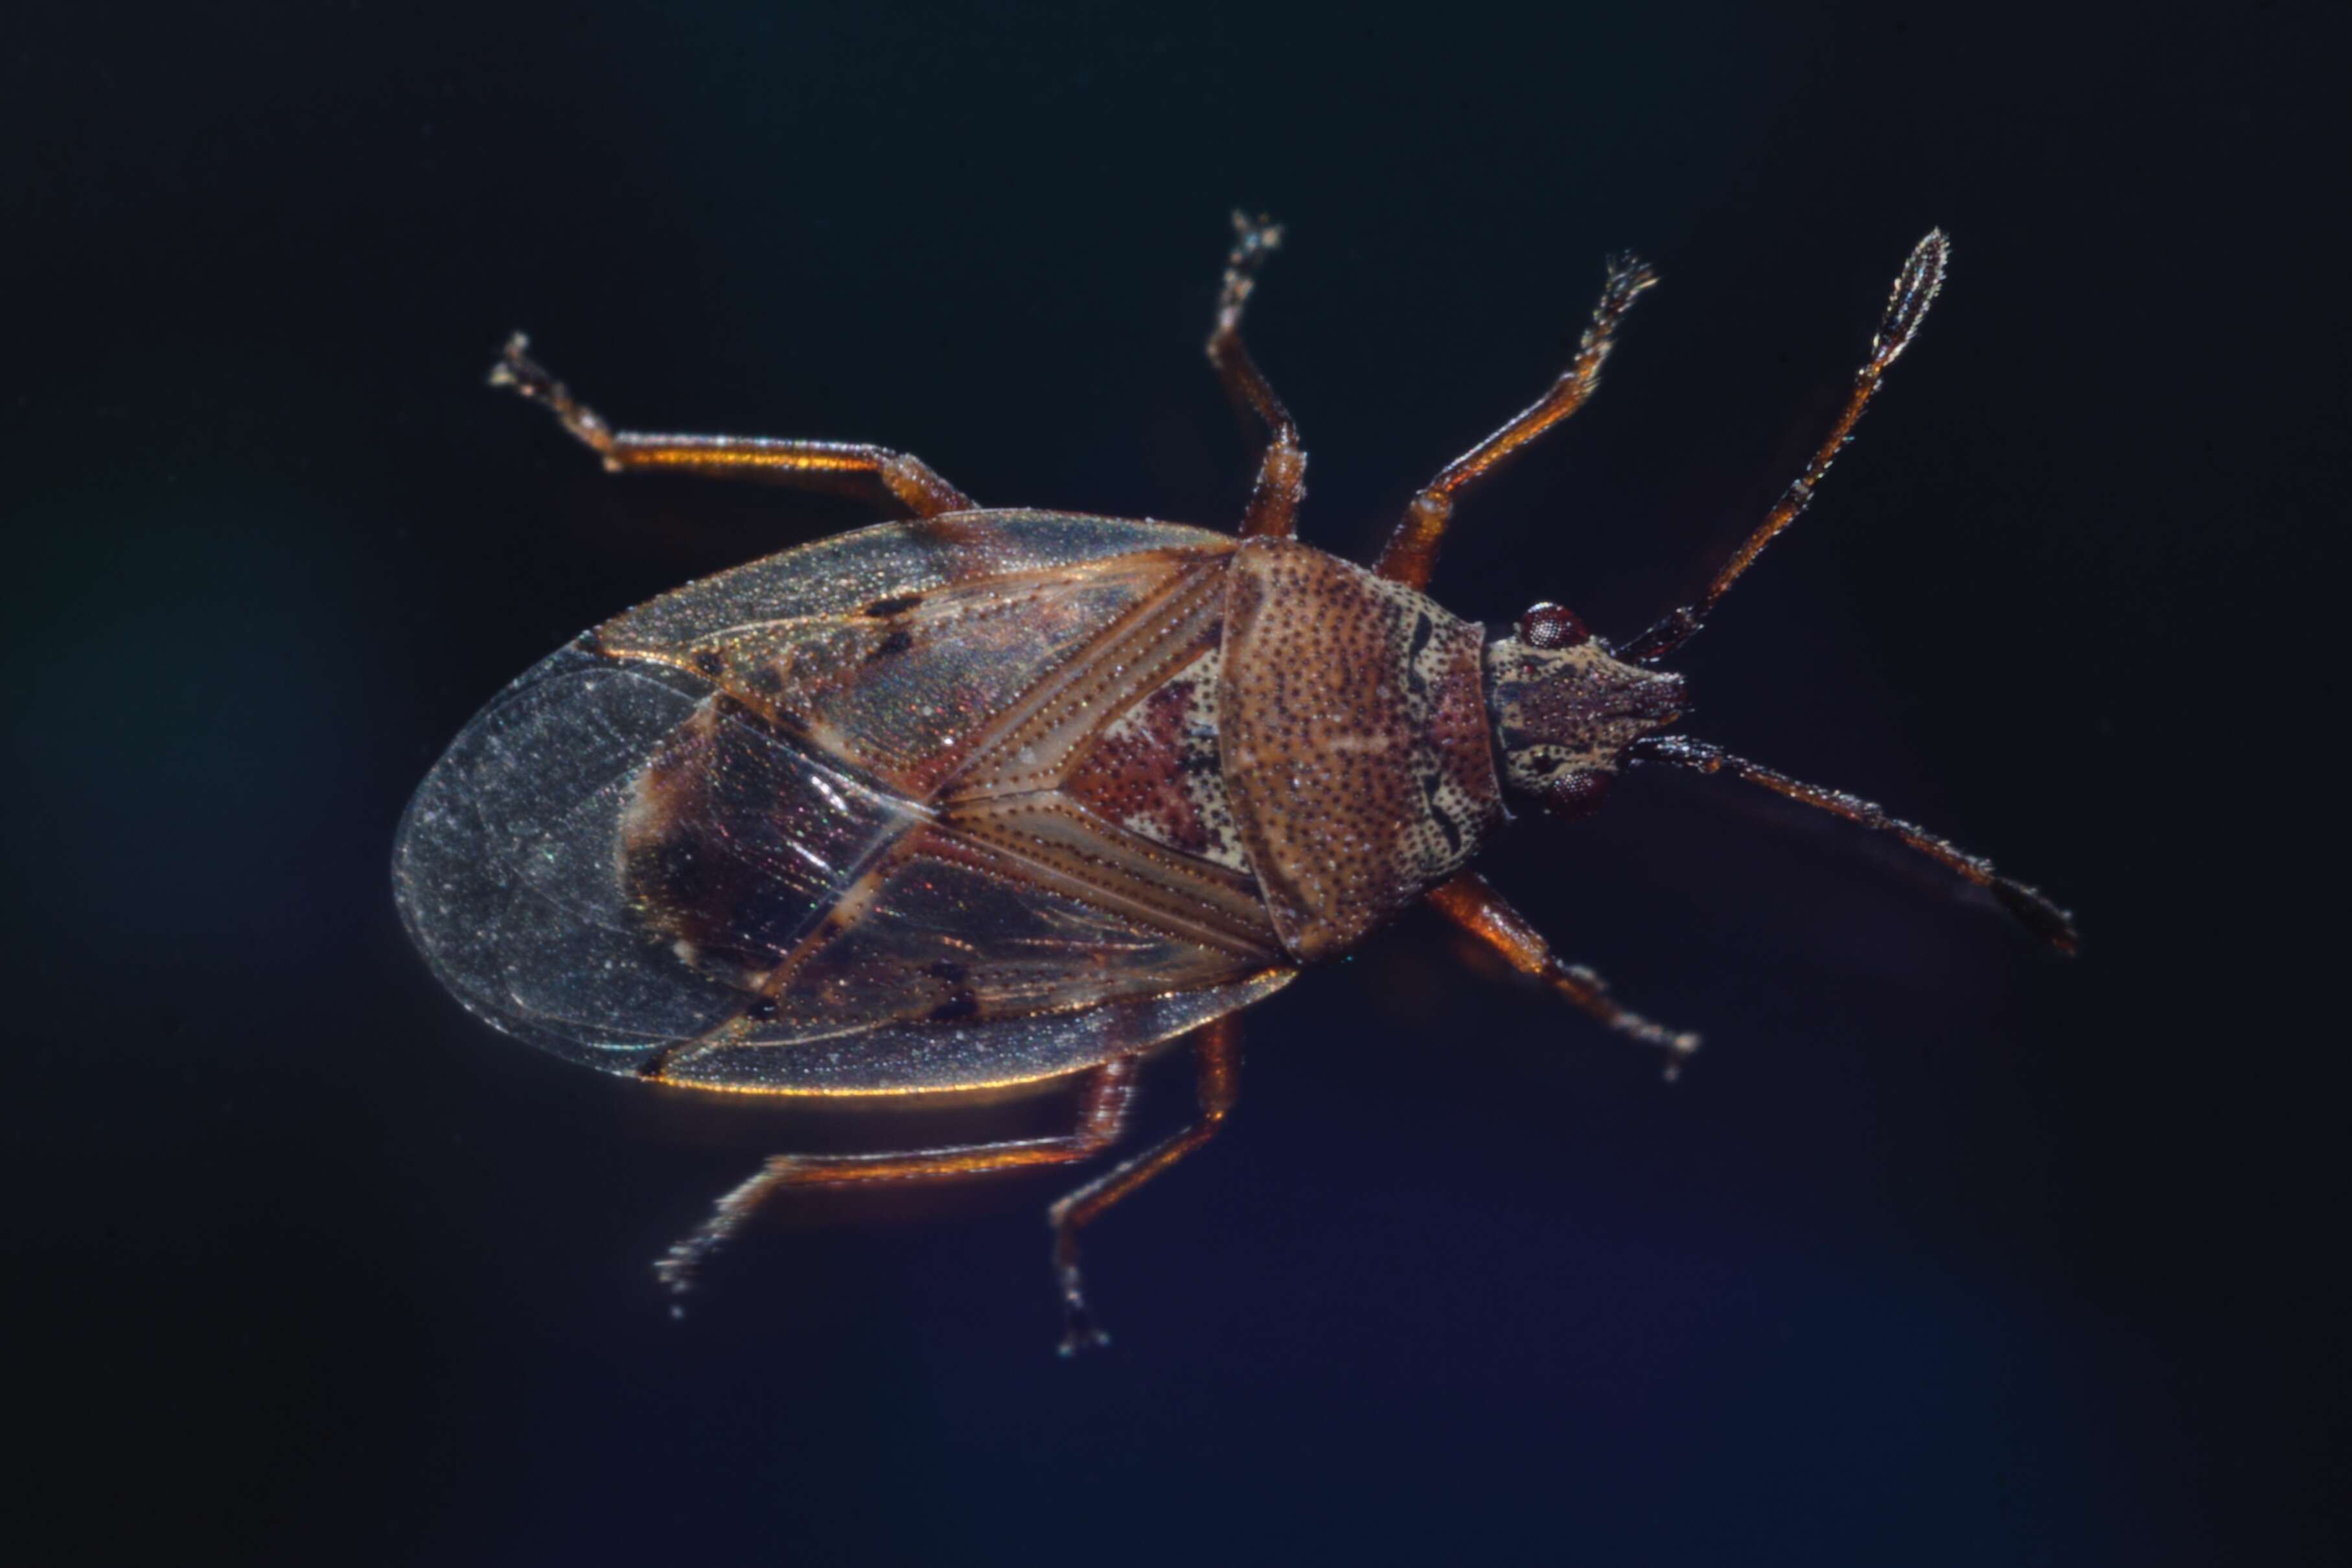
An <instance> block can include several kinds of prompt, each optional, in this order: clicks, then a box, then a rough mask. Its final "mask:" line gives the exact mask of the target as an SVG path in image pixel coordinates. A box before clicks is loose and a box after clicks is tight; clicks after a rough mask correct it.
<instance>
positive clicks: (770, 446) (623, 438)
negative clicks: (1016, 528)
mask: <svg viewBox="0 0 2352 1568" xmlns="http://www.w3.org/2000/svg"><path fill="white" fill-rule="evenodd" d="M529 348H530V341H529V340H528V339H526V338H525V337H524V336H523V335H522V334H521V333H520V332H517V333H516V334H515V335H514V336H513V337H511V338H509V339H508V340H507V346H506V352H505V353H503V354H501V355H500V356H499V363H496V364H494V365H492V366H491V367H490V384H491V385H492V386H509V387H512V388H513V389H514V390H515V391H516V392H518V393H520V394H521V395H523V396H524V397H527V398H529V399H530V401H531V402H533V403H537V404H542V405H545V406H546V407H547V408H548V409H549V410H551V412H552V413H553V414H554V415H555V416H556V418H557V419H559V420H561V421H562V424H563V427H564V429H566V430H568V431H570V432H571V433H572V437H573V438H574V439H576V440H578V441H580V442H581V443H582V444H583V445H584V446H586V447H589V448H590V449H591V450H593V451H594V452H595V453H596V454H597V455H598V456H599V457H601V458H604V467H605V468H609V469H611V470H612V471H613V472H614V473H616V474H617V473H623V472H626V471H630V470H650V469H667V470H668V471H669V472H671V473H679V474H699V475H701V476H703V477H704V478H706V479H764V480H767V481H768V482H769V483H771V484H781V485H792V486H795V487H798V488H800V489H819V490H848V491H851V492H852V493H856V494H865V495H871V496H874V497H876V498H877V499H879V500H897V501H898V503H899V504H900V505H902V506H904V507H905V508H906V509H907V510H908V511H911V512H913V513H914V514H915V515H916V516H917V517H937V516H939V515H940V513H941V512H947V511H970V510H972V501H971V497H970V496H968V495H966V494H964V493H963V492H962V491H961V490H960V489H956V488H955V486H953V485H951V484H950V483H948V482H947V480H945V479H941V478H940V476H939V475H938V474H936V473H934V472H932V471H931V468H930V467H929V464H927V463H925V462H924V461H923V460H922V459H921V458H910V457H908V456H907V454H906V453H904V452H893V451H891V450H889V449H888V448H887V447H866V446H860V445H857V444H856V443H854V442H848V441H787V440H779V439H776V438H774V437H765V436H649V435H645V434H641V433H640V432H637V431H635V430H615V429H614V428H613V427H612V426H610V425H607V424H606V423H605V422H604V416H602V415H600V414H598V413H597V412H596V411H595V410H594V409H593V408H591V407H589V406H588V405H586V404H584V403H582V402H580V401H578V400H577V399H575V398H574V397H573V396H572V392H571V389H570V388H568V387H566V386H565V385H564V384H562V382H560V381H558V380H556V379H555V377H554V376H552V375H551V374H548V372H547V367H546V366H544V365H542V364H541V363H539V362H538V361H537V360H535V359H533V358H531V357H530V353H527V352H526V351H527V350H528V349H529Z"/></svg>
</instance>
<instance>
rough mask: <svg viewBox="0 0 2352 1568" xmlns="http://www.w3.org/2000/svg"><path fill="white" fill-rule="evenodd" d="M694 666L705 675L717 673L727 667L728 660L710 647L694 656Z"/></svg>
mask: <svg viewBox="0 0 2352 1568" xmlns="http://www.w3.org/2000/svg"><path fill="white" fill-rule="evenodd" d="M694 668H697V669H698V670H700V671H701V672H702V673H703V674H705V675H717V674H719V671H721V670H723V669H725V668H727V661H726V660H725V659H723V658H719V655H718V654H717V653H716V652H714V651H712V650H711V649H709V648H704V649H703V650H702V651H701V652H700V653H698V654H696V655H695V656H694Z"/></svg>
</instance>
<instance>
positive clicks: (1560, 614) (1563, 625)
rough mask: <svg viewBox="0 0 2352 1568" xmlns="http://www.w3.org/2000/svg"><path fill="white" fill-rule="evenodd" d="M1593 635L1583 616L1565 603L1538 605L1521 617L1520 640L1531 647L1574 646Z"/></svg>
mask: <svg viewBox="0 0 2352 1568" xmlns="http://www.w3.org/2000/svg"><path fill="white" fill-rule="evenodd" d="M1591 637H1592V634H1591V632H1590V631H1587V630H1586V629H1585V626H1584V621H1583V619H1582V617H1580V616H1578V615H1577V613H1576V612H1575V611H1574V610H1571V609H1570V608H1569V607H1568V606H1567V605H1537V606H1536V607H1535V608H1533V609H1531V610H1529V611H1528V613H1527V614H1526V615H1524V616H1520V617H1519V640H1520V641H1521V642H1523V643H1525V644H1527V645H1528V647H1575V646H1576V645H1577V644H1579V643H1580V642H1586V641H1589V640H1591Z"/></svg>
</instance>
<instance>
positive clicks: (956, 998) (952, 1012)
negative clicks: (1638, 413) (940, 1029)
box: [925, 991, 980, 1024]
mask: <svg viewBox="0 0 2352 1568" xmlns="http://www.w3.org/2000/svg"><path fill="white" fill-rule="evenodd" d="M979 1011H980V998H979V997H977V996H974V995H973V994H971V992H969V991H959V992H957V993H956V994H954V995H953V996H951V997H950V998H949V999H948V1000H947V1001H945V1002H942V1003H940V1005H938V1006H936V1007H934V1008H932V1009H931V1010H930V1012H929V1013H928V1014H927V1015H925V1016H927V1017H929V1019H930V1021H931V1022H932V1023H934V1024H952V1023H954V1022H955V1021H956V1020H957V1019H959V1018H969V1017H971V1016H972V1015H973V1014H974V1013H977V1012H979Z"/></svg>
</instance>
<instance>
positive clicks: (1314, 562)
mask: <svg viewBox="0 0 2352 1568" xmlns="http://www.w3.org/2000/svg"><path fill="white" fill-rule="evenodd" d="M1484 640H1485V638H1484V636H1483V634H1482V633H1481V631H1480V629H1479V628H1478V627H1477V626H1474V625H1472V624H1470V623H1468V622H1466V621H1461V620H1457V619H1455V618H1454V616H1450V615H1447V614H1446V613H1445V612H1444V610H1442V609H1440V608H1438V607H1437V605H1434V604H1433V603H1432V602H1431V601H1430V600H1428V599H1426V598H1424V597H1423V596H1422V595H1419V594H1416V593H1414V592H1413V591H1412V590H1411V589H1410V588H1405V587H1401V586H1399V585H1398V584H1394V583H1389V582H1384V581H1382V580H1381V579H1380V578H1378V577H1375V576H1373V575H1372V574H1370V573H1369V572H1366V571H1365V570H1363V569H1362V568H1361V567H1359V566H1355V565H1351V564H1349V563H1347V562H1345V561H1342V560H1340V559H1339V558H1338V557H1337V556H1333V555H1328V554H1326V553H1324V552H1322V551H1319V550H1315V549H1312V548H1310V547H1308V546H1307V545H1303V544H1298V543H1295V542H1291V541H1288V540H1275V539H1255V540H1251V541H1249V542H1245V543H1244V545H1243V546H1242V547H1241V549H1240V550H1238V551H1236V552H1234V561H1233V566H1232V569H1231V571H1230V573H1229V574H1228V588H1227V595H1226V605H1225V635H1224V679H1223V687H1222V689H1220V691H1219V693H1218V707H1219V710H1220V715H1221V719H1222V723H1223V754H1224V772H1225V784H1226V788H1227V790H1228V791H1229V792H1230V794H1231V796H1232V800H1233V806H1234V817H1235V819H1236V821H1237V822H1238V823H1239V825H1240V827H1241V835H1242V842H1243V844H1244V847H1246V849H1247V851H1248V854H1249V858H1250V863H1251V864H1252V865H1253V866H1254V867H1255V868H1256V870H1257V875H1258V882H1259V885H1260V887H1261V888H1262V889H1264V891H1265V898H1266V903H1267V906H1268V908H1269V910H1270V911H1271V912H1272V914H1273V916H1274V923H1275V929H1276V931H1277V932H1278V933H1279V934H1280V936H1281V938H1282V940H1283V942H1284V943H1285V944H1286V946H1287V947H1288V948H1289V949H1290V951H1291V952H1294V953H1295V954H1297V956H1298V957H1299V958H1301V959H1308V960H1312V959H1317V958H1322V957H1326V956H1328V955H1330V954H1332V953H1336V952H1340V951H1342V950H1344V949H1346V948H1348V947H1349V946H1351V945H1353V944H1354V943H1355V942H1357V941H1358V940H1360V938H1361V937H1363V936H1364V934H1365V933H1366V932H1368V931H1371V930H1372V929H1373V928H1374V927H1376V926H1378V925H1380V924H1381V923H1382V922H1383V921H1387V920H1388V919H1390V918H1391V916H1393V915H1395V914H1396V913H1397V912H1398V911H1399V910H1402V909H1403V908H1404V907H1405V906H1406V905H1407V904H1409V903H1411V902H1412V900H1414V899H1415V898H1416V897H1418V896H1419V895H1420V894H1421V893H1422V891H1423V889H1427V888H1429V887H1430V886H1432V885H1433V884H1434V883H1437V882H1440V881H1443V880H1444V879H1445V878H1447V877H1449V876H1451V875H1452V874H1453V873H1454V871H1456V870H1458V869H1459V868H1461V867H1462V865H1463V863H1464V862H1465V861H1466V860H1468V859H1469V858H1470V857H1471V856H1472V855H1474V854H1475V853H1476V852H1477V849H1478V847H1479V844H1480V842H1481V841H1482V840H1483V839H1484V838H1485V837H1486V835H1487V834H1488V833H1490V832H1491V831H1493V829H1494V827H1495V826H1496V824H1497V823H1498V822H1499V821H1500V820H1501V819H1502V816H1503V805H1502V794H1501V789H1500V786H1499V784H1498V783H1497V781H1496V773H1495V759H1494V752H1493V748H1492V746H1491V744H1490V743H1489V741H1488V738H1487V724H1486V702H1485V698H1484V694H1483V692H1482V689H1481V684H1480V668H1479V647H1480V645H1481V643H1482V642H1483V641H1484Z"/></svg>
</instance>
